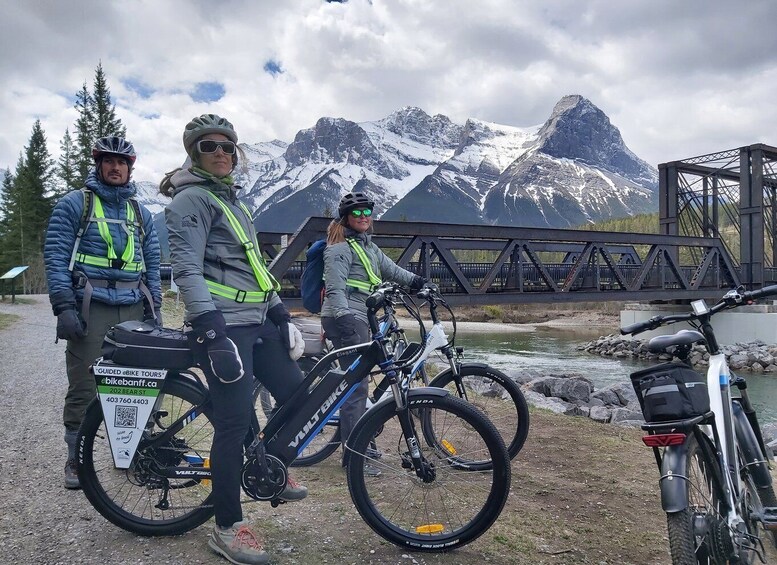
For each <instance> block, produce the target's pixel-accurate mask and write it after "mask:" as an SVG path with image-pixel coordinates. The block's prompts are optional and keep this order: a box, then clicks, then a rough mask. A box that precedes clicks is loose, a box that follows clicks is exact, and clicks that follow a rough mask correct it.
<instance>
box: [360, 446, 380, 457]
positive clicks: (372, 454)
mask: <svg viewBox="0 0 777 565" xmlns="http://www.w3.org/2000/svg"><path fill="white" fill-rule="evenodd" d="M364 456H365V457H367V458H368V459H380V458H381V457H383V452H382V451H379V450H377V449H375V448H373V447H368V448H367V449H366V450H365V451H364Z"/></svg>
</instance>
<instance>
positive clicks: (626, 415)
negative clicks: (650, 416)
mask: <svg viewBox="0 0 777 565" xmlns="http://www.w3.org/2000/svg"><path fill="white" fill-rule="evenodd" d="M610 414H611V417H610V422H613V423H615V422H620V421H628V420H636V421H642V422H644V420H643V419H642V412H641V411H634V410H631V409H630V408H613V409H612V411H611V412H610Z"/></svg>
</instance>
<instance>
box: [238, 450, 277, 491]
mask: <svg viewBox="0 0 777 565" xmlns="http://www.w3.org/2000/svg"><path fill="white" fill-rule="evenodd" d="M264 462H265V467H266V470H265V471H263V470H262V466H261V465H259V462H258V461H257V459H256V456H255V455H254V456H251V457H249V458H248V459H246V462H245V463H244V464H243V471H242V473H241V475H240V484H241V486H242V487H243V490H244V491H245V493H246V494H247V495H248V496H250V497H251V498H253V499H254V500H273V499H275V498H278V495H279V494H281V492H283V489H284V488H286V480H287V479H288V471H287V470H286V467H285V466H284V464H283V463H281V460H280V459H278V458H277V457H275V456H273V455H265V456H264Z"/></svg>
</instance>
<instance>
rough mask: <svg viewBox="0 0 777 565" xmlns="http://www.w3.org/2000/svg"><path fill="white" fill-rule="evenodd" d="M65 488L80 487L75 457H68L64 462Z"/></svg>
mask: <svg viewBox="0 0 777 565" xmlns="http://www.w3.org/2000/svg"><path fill="white" fill-rule="evenodd" d="M65 488H67V489H71V490H74V489H80V488H81V482H80V481H79V480H78V467H76V460H75V459H68V460H67V463H65Z"/></svg>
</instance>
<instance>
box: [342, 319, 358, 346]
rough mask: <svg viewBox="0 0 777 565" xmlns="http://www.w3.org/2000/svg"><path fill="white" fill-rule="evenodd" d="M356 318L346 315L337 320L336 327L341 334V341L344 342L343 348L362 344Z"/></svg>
mask: <svg viewBox="0 0 777 565" xmlns="http://www.w3.org/2000/svg"><path fill="white" fill-rule="evenodd" d="M358 323H359V322H357V321H356V316H354V315H353V314H345V315H344V316H340V317H338V318H335V325H336V326H337V331H339V332H340V340H341V341H342V342H343V346H347V345H357V344H359V343H361V342H362V340H361V338H360V337H359V330H358V329H357V328H358V325H357V324H358Z"/></svg>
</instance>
